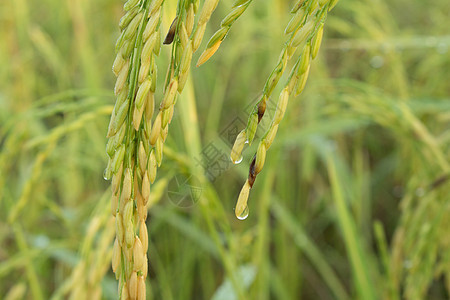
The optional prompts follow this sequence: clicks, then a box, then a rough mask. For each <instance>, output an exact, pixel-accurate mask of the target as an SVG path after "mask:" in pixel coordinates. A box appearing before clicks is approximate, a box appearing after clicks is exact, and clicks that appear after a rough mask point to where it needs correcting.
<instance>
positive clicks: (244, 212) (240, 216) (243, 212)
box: [237, 205, 249, 220]
mask: <svg viewBox="0 0 450 300" xmlns="http://www.w3.org/2000/svg"><path fill="white" fill-rule="evenodd" d="M248 213H249V209H248V205H247V206H246V207H245V208H244V210H243V211H242V214H240V215H239V216H237V218H238V219H239V220H245V219H247V217H248Z"/></svg>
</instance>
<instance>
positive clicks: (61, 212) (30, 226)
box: [0, 0, 450, 300]
mask: <svg viewBox="0 0 450 300" xmlns="http://www.w3.org/2000/svg"><path fill="white" fill-rule="evenodd" d="M165 2H166V3H165V4H164V24H163V25H162V26H163V31H165V30H167V28H168V25H169V24H170V22H171V20H172V18H173V16H174V14H175V8H176V1H169V0H167V1H165ZM293 2H294V1H287V0H267V1H254V3H252V4H251V5H250V7H249V8H248V10H247V11H246V12H245V14H244V15H243V16H242V17H241V18H240V19H239V20H238V21H237V22H236V24H235V25H234V26H233V28H232V30H231V32H230V34H229V35H228V37H227V39H226V40H225V41H224V42H223V43H222V45H221V47H220V49H219V51H218V52H217V53H216V54H215V55H214V57H213V58H212V59H211V60H210V61H208V62H207V63H206V64H205V65H203V66H201V67H200V68H192V69H191V79H192V80H190V81H188V83H187V85H186V87H185V90H184V92H183V94H182V95H181V96H180V99H179V101H178V102H177V106H176V108H175V110H176V112H175V115H174V121H173V122H172V124H171V127H170V131H169V138H168V139H167V142H166V147H165V149H164V150H165V153H164V161H163V164H162V167H161V169H160V170H159V172H158V178H157V181H156V182H155V185H154V186H153V187H152V201H153V202H152V203H153V204H152V206H151V207H150V210H149V218H148V220H147V221H148V228H149V234H150V238H149V254H148V257H149V264H150V265H149V276H148V278H147V283H148V285H151V288H147V291H148V299H166V300H168V299H214V300H219V299H261V300H264V299H448V298H449V293H450V233H449V232H450V196H449V195H450V184H449V182H450V175H449V174H450V160H449V154H450V54H449V53H450V52H449V47H450V30H449V28H450V19H449V15H450V5H449V2H448V1H447V0H436V1H419V0H413V1H406V0H398V1H386V0H361V1H355V0H341V1H339V3H338V4H337V6H336V8H335V9H334V10H333V11H331V12H330V14H329V16H328V19H327V21H326V24H325V34H324V39H323V44H322V47H321V50H320V52H319V55H318V57H317V58H316V59H315V61H314V62H313V64H312V66H311V73H310V78H309V79H308V83H307V87H306V90H305V91H304V92H303V93H302V94H301V95H300V96H299V97H296V98H292V99H291V100H290V102H289V105H288V110H287V112H286V116H285V119H284V120H283V122H282V124H281V125H280V128H279V131H278V135H277V137H276V139H275V141H274V144H273V145H272V147H271V149H270V151H268V153H267V159H266V163H265V167H264V170H263V171H262V172H261V174H260V175H259V176H258V178H257V180H256V182H255V185H254V188H253V189H252V191H251V194H250V200H249V207H250V214H249V217H248V218H247V219H246V220H245V221H240V220H237V219H236V218H235V216H234V211H233V208H234V205H235V201H236V199H237V196H238V194H239V191H240V188H241V185H242V184H243V183H244V181H245V178H246V175H247V171H248V165H249V162H250V160H251V158H252V156H253V153H254V151H255V150H256V146H257V143H255V145H252V146H251V147H250V149H247V150H246V151H245V154H244V160H243V162H242V163H241V164H239V165H231V164H230V163H229V162H228V160H226V159H225V160H221V158H222V157H223V155H226V156H228V153H229V150H230V144H229V142H230V137H232V136H233V135H234V134H236V133H237V132H236V130H241V129H242V128H243V126H244V122H246V118H247V114H248V112H249V109H248V108H249V105H251V104H252V103H254V101H255V100H256V99H257V97H258V95H259V94H260V93H261V91H262V88H263V86H264V83H265V80H266V78H267V77H268V76H269V74H270V72H271V70H272V68H273V67H274V65H275V63H276V60H277V58H278V55H279V52H280V50H281V48H282V45H283V43H284V41H285V36H284V35H283V31H284V27H285V26H286V24H287V23H288V21H289V19H290V15H289V10H290V7H291V6H292V4H293ZM231 4H232V1H230V0H228V1H221V2H220V3H219V6H218V7H217V9H216V11H215V13H214V14H213V17H212V19H211V22H210V24H209V26H208V28H207V31H206V35H205V39H204V43H203V46H201V47H200V48H201V49H204V46H205V43H206V41H207V40H208V39H209V37H210V36H211V34H213V33H214V32H215V30H217V28H218V26H219V24H220V21H221V19H222V18H223V17H224V16H225V15H226V14H227V12H228V11H229V9H230V7H231ZM122 5H123V2H122V1H107V0H97V1H87V0H67V1H59V0H42V1H27V0H15V1H12V0H2V1H0V28H1V29H0V65H1V67H0V150H1V152H0V245H1V247H0V299H10V300H11V299H66V298H72V299H95V298H96V297H97V298H98V297H101V298H103V299H116V298H117V284H116V281H115V278H114V274H113V273H112V271H111V270H110V269H111V268H110V258H111V246H112V241H113V236H114V234H115V233H114V231H115V225H114V221H112V217H111V216H110V213H109V211H110V208H109V205H110V204H109V197H110V189H109V184H110V183H109V182H107V181H105V180H104V179H103V178H102V177H103V176H102V173H103V170H104V168H105V166H106V163H107V155H106V153H105V143H106V137H105V135H106V129H107V125H108V121H109V115H110V113H111V111H112V107H113V104H114V101H115V100H114V96H113V86H114V80H115V78H114V75H113V73H112V72H111V65H112V62H113V60H114V56H115V54H114V44H115V40H116V38H117V37H118V35H119V32H118V26H117V24H118V22H119V19H120V17H121V16H122V14H123V12H122ZM169 54H170V48H169V47H168V46H164V47H163V49H162V51H161V55H160V59H159V61H158V67H159V74H160V76H159V82H158V86H159V92H160V93H161V87H162V85H163V77H164V75H165V72H166V71H165V70H166V69H167V63H168V59H169ZM198 55H199V54H198V53H197V54H196V56H195V57H194V61H195V60H196V58H197V57H198ZM281 82H284V78H282V80H281ZM281 85H282V83H280V86H281ZM279 91H280V89H279V88H278V89H276V90H275V92H274V94H273V95H274V96H273V99H272V102H269V109H268V113H269V115H270V113H271V110H270V105H273V106H274V105H275V103H276V100H277V94H278V93H279ZM158 101H160V97H159V98H158ZM266 118H268V116H266V117H265V118H264V119H263V123H262V124H263V126H262V127H264V124H265V123H264V122H267V120H265V119H266ZM266 124H268V123H266ZM236 128H237V129H236ZM211 149H213V150H211ZM211 151H214V153H215V154H217V155H216V156H215V159H213V161H212V162H211V161H207V160H208V159H209V158H210V157H209V156H207V155H209V154H211V153H212V152H211ZM214 163H215V164H214ZM217 164H221V167H220V168H217ZM202 165H203V166H205V170H203V169H202ZM191 176H194V178H195V179H196V180H194V181H193V182H195V184H194V186H193V187H187V188H186V187H179V185H178V184H180V183H182V182H183V178H190V177H191ZM180 177H181V179H180ZM175 178H176V180H178V181H176V180H175ZM174 195H177V196H174ZM180 195H181V196H180ZM177 197H181V198H182V201H181V200H180V199H181V198H177ZM180 201H181V202H180Z"/></svg>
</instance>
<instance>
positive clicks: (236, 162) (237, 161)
mask: <svg viewBox="0 0 450 300" xmlns="http://www.w3.org/2000/svg"><path fill="white" fill-rule="evenodd" d="M243 158H244V157H243V156H242V155H241V157H239V158H238V160H235V161H233V164H235V165H237V164H239V163H240V162H241V161H242V159H243Z"/></svg>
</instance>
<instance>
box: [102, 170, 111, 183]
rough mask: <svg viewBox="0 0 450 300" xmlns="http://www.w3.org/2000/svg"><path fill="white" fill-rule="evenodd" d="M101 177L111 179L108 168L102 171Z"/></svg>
mask: <svg viewBox="0 0 450 300" xmlns="http://www.w3.org/2000/svg"><path fill="white" fill-rule="evenodd" d="M103 179H105V180H110V179H111V172H110V171H109V170H108V168H106V169H105V171H103Z"/></svg>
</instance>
